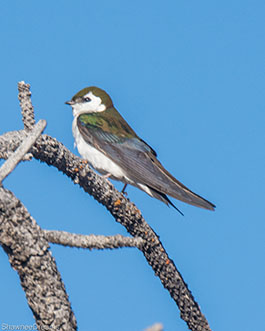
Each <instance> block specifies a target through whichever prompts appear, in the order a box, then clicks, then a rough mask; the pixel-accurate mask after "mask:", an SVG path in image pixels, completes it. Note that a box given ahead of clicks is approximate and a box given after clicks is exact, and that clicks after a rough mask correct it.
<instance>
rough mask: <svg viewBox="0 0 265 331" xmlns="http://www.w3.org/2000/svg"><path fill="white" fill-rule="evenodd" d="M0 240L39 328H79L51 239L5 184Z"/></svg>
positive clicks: (0, 205) (0, 190)
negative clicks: (54, 256) (57, 265)
mask: <svg viewBox="0 0 265 331" xmlns="http://www.w3.org/2000/svg"><path fill="white" fill-rule="evenodd" d="M0 243H1V245H2V247H3V248H4V250H5V252H6V253H7V254H8V257H9V261H10V264H11V266H12V267H13V268H14V269H15V270H16V271H17V272H18V274H19V277H20V282H21V285H22V287H23V290H24V291H25V293H26V297H27V300H28V304H29V306H30V308H31V310H32V312H33V314H34V317H35V320H36V323H37V326H38V329H39V330H65V331H70V330H71V331H73V330H76V329H77V326H76V319H75V316H74V314H73V312H72V309H71V305H70V302H69V300H68V296H67V293H66V291H65V288H64V285H63V282H62V279H61V276H60V273H59V271H58V270H57V267H56V263H55V261H54V258H53V257H52V255H51V252H50V250H49V243H48V241H47V240H46V238H45V237H44V235H43V233H42V230H41V229H40V227H39V226H38V225H37V224H36V222H35V220H34V219H33V218H32V217H31V216H30V214H29V213H28V211H27V209H26V208H25V207H24V206H23V204H22V203H21V202H20V201H19V200H18V199H17V198H16V197H15V196H14V195H13V194H12V193H11V192H10V191H8V190H6V189H4V188H3V187H0Z"/></svg>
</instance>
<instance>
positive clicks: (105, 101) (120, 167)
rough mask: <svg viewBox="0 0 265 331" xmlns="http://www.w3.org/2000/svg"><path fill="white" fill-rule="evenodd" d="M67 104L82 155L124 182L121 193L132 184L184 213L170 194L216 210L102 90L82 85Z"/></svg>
mask: <svg viewBox="0 0 265 331" xmlns="http://www.w3.org/2000/svg"><path fill="white" fill-rule="evenodd" d="M65 103H66V104H67V105H70V106H71V107H72V112H73V117H74V119H73V123H72V132H73V136H74V139H75V146H76V147H77V149H78V152H79V154H80V155H81V156H82V158H84V159H85V160H86V161H87V162H88V163H89V164H90V165H91V166H92V168H94V169H95V170H96V171H98V172H99V173H100V174H101V175H102V176H103V177H105V178H111V179H114V180H117V181H120V182H122V183H124V187H123V189H122V193H125V189H126V187H127V185H128V184H130V185H133V186H135V187H137V188H139V189H140V190H142V191H144V192H146V193H147V194H148V195H150V196H151V197H153V198H156V199H158V200H160V201H162V202H164V203H165V204H166V205H171V206H172V207H174V208H175V209H176V210H178V211H179V212H180V213H181V214H182V212H181V211H180V210H179V209H178V208H177V207H176V206H175V205H174V204H173V203H172V201H171V200H170V199H169V198H168V196H170V197H172V198H175V199H178V200H180V201H183V202H185V203H188V204H190V205H193V206H196V207H200V208H204V209H208V210H214V209H215V205H214V204H213V203H211V202H210V201H208V200H206V199H204V198H203V197H201V196H199V195H198V194H196V193H194V192H192V191H191V190H190V189H188V188H187V187H186V186H184V185H183V184H182V183H181V182H180V181H178V180H177V179H176V178H175V177H174V176H173V175H171V174H170V173H169V172H168V171H167V170H166V169H165V168H164V167H163V165H162V164H161V163H160V162H159V160H158V158H157V153H156V152H155V150H154V149H153V148H152V147H151V146H150V145H149V144H148V143H146V142H145V141H144V140H143V139H141V138H140V137H139V136H138V135H137V134H136V133H135V131H134V130H133V129H132V128H131V127H130V126H129V124H128V123H127V122H126V121H125V119H124V118H123V117H122V116H121V115H120V113H119V112H118V111H117V109H116V108H115V107H114V105H113V102H112V99H111V97H110V96H109V95H108V93H107V92H105V91H104V90H103V89H101V88H99V87H96V86H90V87H86V88H83V89H82V90H80V91H79V92H78V93H76V94H75V95H74V96H73V97H72V99H71V100H70V101H66V102H65Z"/></svg>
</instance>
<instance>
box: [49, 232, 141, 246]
mask: <svg viewBox="0 0 265 331" xmlns="http://www.w3.org/2000/svg"><path fill="white" fill-rule="evenodd" d="M43 233H44V236H45V238H46V239H47V240H48V241H49V242H50V243H53V244H59V245H63V246H70V247H77V248H88V249H106V248H109V249H114V248H121V247H137V248H140V247H141V246H142V245H143V242H144V240H143V239H142V238H139V237H138V238H131V237H124V236H121V235H119V234H118V235H116V236H100V235H98V236H96V235H82V234H75V233H69V232H65V231H56V230H43Z"/></svg>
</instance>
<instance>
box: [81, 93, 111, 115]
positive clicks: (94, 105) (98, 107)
mask: <svg viewBox="0 0 265 331" xmlns="http://www.w3.org/2000/svg"><path fill="white" fill-rule="evenodd" d="M86 97H88V98H90V100H91V101H88V102H87V103H85V104H86V105H87V106H88V107H89V108H90V109H93V110H94V111H104V110H105V109H106V106H105V105H104V104H102V103H101V99H100V97H97V96H95V95H94V94H93V93H92V92H88V93H87V94H86V95H85V96H84V98H86Z"/></svg>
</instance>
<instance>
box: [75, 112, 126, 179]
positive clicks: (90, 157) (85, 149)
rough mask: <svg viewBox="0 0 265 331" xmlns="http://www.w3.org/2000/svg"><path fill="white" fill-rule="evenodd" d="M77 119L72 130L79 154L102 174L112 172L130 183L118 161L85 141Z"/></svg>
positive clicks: (112, 176) (114, 175) (114, 176)
mask: <svg viewBox="0 0 265 331" xmlns="http://www.w3.org/2000/svg"><path fill="white" fill-rule="evenodd" d="M76 119H77V117H75V118H74V121H73V125H72V131H73V136H74V138H75V144H76V147H77V149H78V152H79V154H80V155H81V156H82V157H83V158H84V159H86V160H87V161H88V162H89V163H90V165H91V166H92V167H93V168H94V169H96V170H97V171H98V172H99V173H101V174H102V175H106V174H111V178H112V179H116V180H119V181H122V182H124V183H130V182H131V181H130V180H129V179H128V178H127V176H126V174H125V172H124V171H123V170H122V168H120V167H119V166H118V165H117V164H116V163H114V162H113V161H112V160H111V159H109V158H108V157H107V156H105V155H104V154H103V153H101V152H100V151H98V150H97V149H96V148H94V147H93V146H91V145H89V144H88V143H86V142H85V140H84V139H83V137H82V135H81V133H80V132H79V130H78V127H77V124H76Z"/></svg>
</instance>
